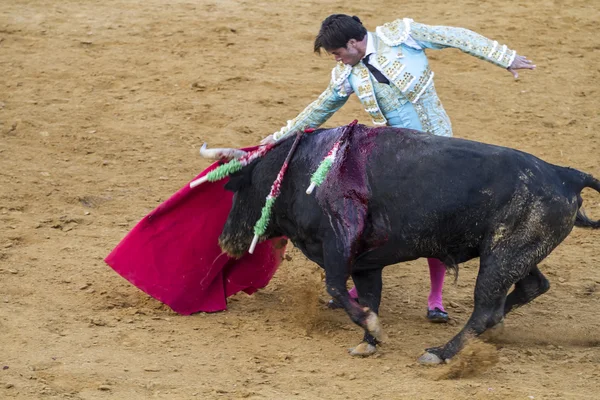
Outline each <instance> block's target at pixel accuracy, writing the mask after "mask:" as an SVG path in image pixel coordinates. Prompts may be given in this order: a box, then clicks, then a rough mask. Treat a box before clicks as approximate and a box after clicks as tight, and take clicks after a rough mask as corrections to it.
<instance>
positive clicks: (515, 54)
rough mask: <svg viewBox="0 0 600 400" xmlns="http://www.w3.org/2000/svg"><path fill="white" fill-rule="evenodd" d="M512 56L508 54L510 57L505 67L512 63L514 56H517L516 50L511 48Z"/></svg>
mask: <svg viewBox="0 0 600 400" xmlns="http://www.w3.org/2000/svg"><path fill="white" fill-rule="evenodd" d="M512 52H513V53H512V56H510V59H509V60H508V65H507V66H506V68H508V67H510V66H511V65H512V63H513V61H515V57H517V51H516V50H513V51H512Z"/></svg>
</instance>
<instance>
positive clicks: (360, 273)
mask: <svg viewBox="0 0 600 400" xmlns="http://www.w3.org/2000/svg"><path fill="white" fill-rule="evenodd" d="M381 272H382V267H381V266H379V265H370V266H364V265H360V264H359V265H356V266H355V267H354V268H353V271H352V280H353V281H354V284H355V285H356V290H357V292H358V296H359V298H358V301H359V303H360V305H361V306H365V307H368V308H369V309H370V310H371V311H373V312H374V313H375V314H376V315H379V304H380V303H381V288H382V282H381ZM374 328H375V329H379V330H380V329H381V327H380V326H376V327H374ZM378 336H379V338H380V339H381V340H383V338H384V336H385V335H384V334H383V333H382V332H378ZM377 344H379V340H377V339H375V337H374V336H373V335H371V334H370V333H369V332H368V331H365V336H364V338H363V341H362V342H361V343H360V344H359V345H358V346H356V347H355V348H353V349H351V350H350V354H351V355H353V356H360V357H366V356H370V355H371V354H373V353H375V352H376V351H377V347H376V346H377Z"/></svg>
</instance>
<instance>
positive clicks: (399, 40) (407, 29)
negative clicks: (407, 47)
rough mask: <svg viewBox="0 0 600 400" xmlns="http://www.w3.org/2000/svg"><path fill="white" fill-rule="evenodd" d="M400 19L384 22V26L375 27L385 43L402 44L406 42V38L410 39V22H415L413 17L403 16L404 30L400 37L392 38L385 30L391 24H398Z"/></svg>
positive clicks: (390, 44) (391, 44) (389, 44)
mask: <svg viewBox="0 0 600 400" xmlns="http://www.w3.org/2000/svg"><path fill="white" fill-rule="evenodd" d="M398 21H399V20H396V21H394V22H388V23H387V24H384V25H382V26H378V27H377V28H375V32H376V33H377V36H379V38H380V39H381V40H383V43H385V44H387V45H388V46H392V47H394V46H398V45H401V44H402V43H404V41H405V40H406V39H408V36H409V35H410V24H411V22H413V20H412V19H410V18H403V19H402V22H403V24H404V31H403V32H402V33H401V34H400V37H398V38H390V37H388V35H387V33H386V32H385V31H384V30H385V29H386V28H387V27H388V26H389V25H390V24H398Z"/></svg>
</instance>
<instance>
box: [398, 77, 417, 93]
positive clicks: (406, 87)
mask: <svg viewBox="0 0 600 400" xmlns="http://www.w3.org/2000/svg"><path fill="white" fill-rule="evenodd" d="M415 79H417V77H416V76H413V77H412V79H411V80H410V81H408V83H407V84H406V86H404V88H403V89H400V90H401V91H402V93H404V92H406V91H407V90H408V88H409V87H410V85H412V84H413V82H414V81H415Z"/></svg>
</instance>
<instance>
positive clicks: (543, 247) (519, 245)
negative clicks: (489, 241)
mask: <svg viewBox="0 0 600 400" xmlns="http://www.w3.org/2000/svg"><path fill="white" fill-rule="evenodd" d="M553 247H554V246H548V244H547V243H544V242H543V241H535V242H531V241H530V240H526V239H525V238H523V237H521V236H520V235H512V236H511V237H510V239H508V240H507V241H505V242H503V243H495V244H494V245H493V248H492V249H490V251H489V252H484V254H482V256H481V260H480V267H479V275H478V276H477V283H476V284H475V306H474V309H473V313H472V314H471V317H470V318H469V320H468V321H467V323H466V325H465V326H464V328H463V329H462V330H461V331H460V332H459V333H458V334H457V335H456V336H455V337H454V338H453V339H452V340H451V341H450V342H448V343H447V344H446V345H444V346H443V347H437V348H431V349H427V353H425V354H424V355H423V356H422V357H421V358H420V359H419V361H421V362H422V363H428V364H435V363H440V362H442V361H445V360H449V359H451V358H452V357H454V356H455V355H456V353H458V352H459V351H460V350H461V349H462V348H463V347H464V345H465V344H466V341H467V340H468V339H469V338H471V337H475V336H479V335H481V334H482V333H483V332H485V331H486V330H487V329H489V328H492V327H494V326H496V325H497V324H498V323H500V322H501V321H502V320H503V318H504V315H505V310H506V307H507V306H508V307H513V306H515V305H516V304H518V303H519V302H520V301H525V300H526V299H527V296H525V295H524V293H525V288H529V289H528V290H529V293H530V294H529V296H532V295H533V293H534V291H532V290H531V288H533V287H534V283H533V282H535V281H536V280H538V282H540V283H541V282H542V280H541V279H540V275H541V273H540V272H539V270H537V267H536V265H537V264H538V263H539V262H540V261H541V260H542V259H543V258H544V257H546V255H547V254H548V253H550V251H551V250H552V248H553ZM486 253H487V254H486ZM536 271H537V272H536ZM542 277H543V276H542ZM544 279H545V278H544ZM517 282H519V283H521V284H520V285H519V286H518V288H517V289H515V292H516V293H515V292H513V293H515V294H514V295H513V296H512V297H510V299H511V300H510V301H511V303H510V304H509V305H507V296H506V295H507V293H508V290H509V289H510V287H511V286H512V285H513V284H516V283H517ZM534 297H535V296H534ZM532 298H533V297H529V300H531V299H532ZM519 299H521V300H519Z"/></svg>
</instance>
